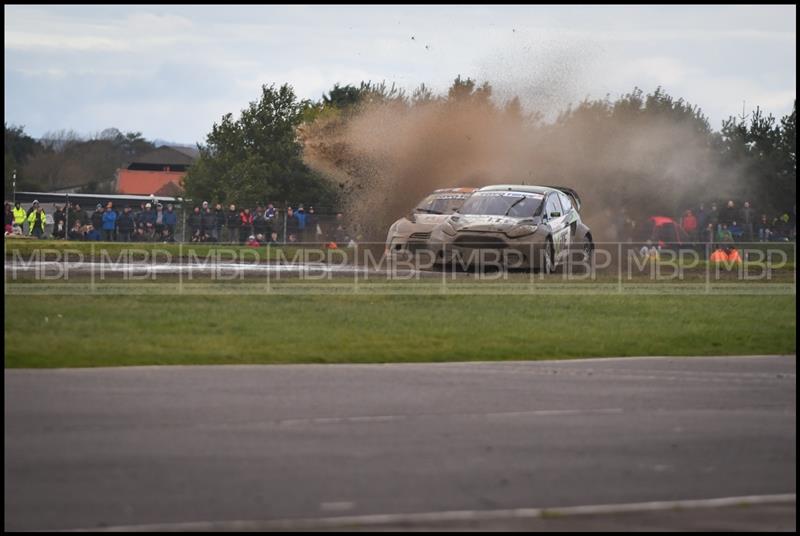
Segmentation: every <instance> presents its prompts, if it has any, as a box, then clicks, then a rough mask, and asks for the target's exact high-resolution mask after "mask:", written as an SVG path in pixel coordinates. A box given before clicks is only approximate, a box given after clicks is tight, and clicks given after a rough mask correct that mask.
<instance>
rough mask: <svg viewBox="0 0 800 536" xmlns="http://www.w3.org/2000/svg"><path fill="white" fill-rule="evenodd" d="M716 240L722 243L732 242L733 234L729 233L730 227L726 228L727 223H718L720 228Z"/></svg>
mask: <svg viewBox="0 0 800 536" xmlns="http://www.w3.org/2000/svg"><path fill="white" fill-rule="evenodd" d="M717 242H721V243H723V244H730V243H733V235H732V234H731V231H730V229H728V224H727V223H723V224H720V228H719V230H718V231H717Z"/></svg>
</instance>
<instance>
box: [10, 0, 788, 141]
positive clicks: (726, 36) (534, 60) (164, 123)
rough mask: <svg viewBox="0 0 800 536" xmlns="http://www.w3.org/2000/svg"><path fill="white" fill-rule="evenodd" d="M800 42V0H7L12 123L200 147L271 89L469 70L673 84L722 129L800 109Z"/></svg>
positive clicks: (564, 98) (547, 96)
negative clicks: (37, 2)
mask: <svg viewBox="0 0 800 536" xmlns="http://www.w3.org/2000/svg"><path fill="white" fill-rule="evenodd" d="M796 45H797V37H796V7H795V6H705V7H690V6H648V7H635V6H615V7H597V6H593V7H582V6H553V7H548V6H464V7H459V6H434V7H424V6H341V7H335V6H224V7H222V6H219V7H218V6H152V5H151V6H72V7H70V6H5V120H6V122H7V123H9V124H16V125H24V126H25V130H26V132H27V133H28V134H30V135H32V136H34V137H39V136H41V135H43V134H44V133H45V132H48V131H56V130H60V129H74V130H76V131H78V132H79V133H81V134H85V135H90V134H93V133H96V132H99V131H100V130H102V129H104V128H107V127H112V126H113V127H117V128H119V129H121V130H124V131H128V130H135V131H141V132H142V133H143V134H144V135H145V137H147V138H150V139H154V138H158V139H164V140H169V141H174V142H179V143H193V142H198V141H203V140H204V139H205V135H206V134H207V133H208V132H209V130H210V128H211V125H212V124H213V123H214V122H215V121H218V120H219V119H220V117H221V116H222V115H223V114H225V113H228V112H233V113H237V112H238V111H239V110H241V109H242V108H243V107H244V106H246V105H247V103H248V102H249V101H251V100H254V99H256V98H257V97H258V95H259V87H260V85H261V84H265V83H266V84H270V83H275V84H282V83H285V82H288V83H289V84H291V85H292V86H293V87H294V88H295V90H296V92H297V94H298V95H299V96H300V97H302V98H311V99H319V98H320V97H321V95H322V94H323V93H324V92H325V91H327V90H328V89H330V88H331V87H332V86H333V84H334V83H335V82H341V83H354V84H357V83H358V82H359V81H361V80H373V81H383V80H385V81H386V82H387V83H390V84H391V83H395V84H397V85H398V86H400V87H402V88H407V89H413V88H414V87H416V86H417V85H419V84H420V83H423V82H424V83H426V84H427V85H428V86H430V87H431V88H432V89H433V90H434V91H444V90H445V89H446V88H447V87H448V85H449V83H450V82H451V81H452V79H453V78H455V77H456V76H457V75H459V74H460V75H462V76H470V77H472V78H476V79H478V80H480V81H484V80H488V81H489V82H491V83H492V85H493V86H494V87H495V90H496V91H495V94H496V97H497V99H498V100H500V101H502V100H503V99H505V98H508V97H509V96H511V95H513V94H518V95H520V97H521V98H522V99H523V102H524V103H525V104H526V105H527V106H528V107H530V108H534V107H535V108H538V109H541V110H543V111H545V112H550V113H555V112H556V111H557V110H558V109H560V108H563V107H564V106H566V105H568V104H569V103H570V102H577V101H579V100H581V99H582V98H584V97H603V96H605V95H606V94H611V96H612V97H616V96H618V95H620V94H622V93H624V92H627V91H629V90H630V89H632V88H633V87H634V86H639V87H641V88H643V89H645V90H648V91H649V90H653V89H655V87H657V86H659V85H660V86H663V87H664V88H665V89H666V90H667V91H668V92H669V93H670V94H671V95H673V96H676V97H683V98H685V99H686V100H688V101H690V102H691V103H693V104H697V105H699V106H700V107H701V108H702V109H703V111H704V112H705V113H706V114H707V115H708V116H709V118H710V120H711V124H712V127H714V128H719V126H720V124H721V121H722V120H723V119H724V118H726V117H727V116H729V115H732V114H738V113H741V110H742V104H743V101H746V106H747V111H751V110H752V108H753V107H754V106H756V105H760V106H761V107H762V108H763V109H765V110H767V111H768V112H771V113H773V114H775V115H776V116H780V115H783V114H785V113H786V112H787V111H790V110H791V107H792V103H793V101H794V99H795V91H796V75H797V71H796V66H795V63H796V51H795V49H796Z"/></svg>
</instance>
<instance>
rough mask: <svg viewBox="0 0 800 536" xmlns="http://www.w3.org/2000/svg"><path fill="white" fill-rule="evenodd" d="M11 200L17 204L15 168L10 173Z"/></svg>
mask: <svg viewBox="0 0 800 536" xmlns="http://www.w3.org/2000/svg"><path fill="white" fill-rule="evenodd" d="M11 201H12V202H13V203H14V204H15V205H16V204H17V170H16V169H15V170H14V172H13V173H12V174H11Z"/></svg>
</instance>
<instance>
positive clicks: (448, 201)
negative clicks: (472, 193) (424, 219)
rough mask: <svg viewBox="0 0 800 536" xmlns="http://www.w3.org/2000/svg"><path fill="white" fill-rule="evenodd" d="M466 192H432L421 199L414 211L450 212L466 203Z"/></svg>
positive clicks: (429, 212) (427, 212)
mask: <svg viewBox="0 0 800 536" xmlns="http://www.w3.org/2000/svg"><path fill="white" fill-rule="evenodd" d="M466 197H467V196H466V195H464V194H432V195H429V196H428V197H426V198H425V199H423V200H422V201H420V203H419V204H418V205H417V207H416V208H415V209H414V212H424V213H426V214H450V213H451V212H453V210H454V209H457V208H459V207H460V206H461V205H462V204H464V199H466Z"/></svg>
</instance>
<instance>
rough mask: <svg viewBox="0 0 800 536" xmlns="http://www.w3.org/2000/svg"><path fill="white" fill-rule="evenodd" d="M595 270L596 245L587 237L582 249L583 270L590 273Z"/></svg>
mask: <svg viewBox="0 0 800 536" xmlns="http://www.w3.org/2000/svg"><path fill="white" fill-rule="evenodd" d="M593 268H594V243H593V242H592V239H591V238H590V237H588V236H587V237H586V238H585V239H584V241H583V246H582V247H581V270H583V271H584V272H585V273H589V272H591V271H592V269H593Z"/></svg>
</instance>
